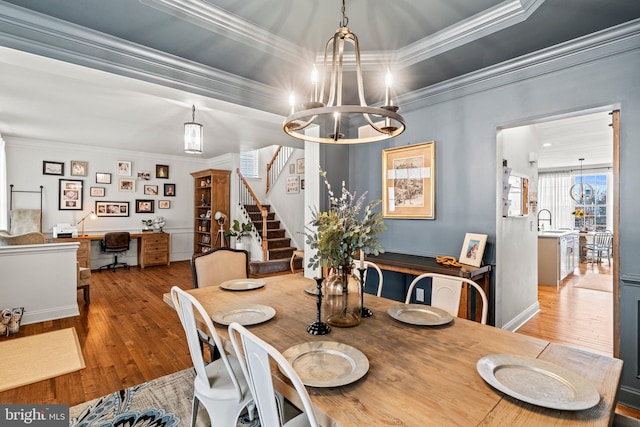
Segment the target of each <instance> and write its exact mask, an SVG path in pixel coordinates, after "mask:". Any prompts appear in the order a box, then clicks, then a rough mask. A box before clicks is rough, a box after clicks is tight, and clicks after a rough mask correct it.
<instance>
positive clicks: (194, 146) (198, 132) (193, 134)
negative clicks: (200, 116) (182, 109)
mask: <svg viewBox="0 0 640 427" xmlns="http://www.w3.org/2000/svg"><path fill="white" fill-rule="evenodd" d="M203 145H204V128H203V127H202V125H201V124H200V123H196V106H195V105H194V106H193V107H192V108H191V121H190V122H187V123H185V124H184V152H185V153H188V154H202V147H203Z"/></svg>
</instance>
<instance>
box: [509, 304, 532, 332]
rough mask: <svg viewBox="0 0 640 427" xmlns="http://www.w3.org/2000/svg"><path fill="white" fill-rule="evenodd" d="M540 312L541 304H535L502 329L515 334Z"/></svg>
mask: <svg viewBox="0 0 640 427" xmlns="http://www.w3.org/2000/svg"><path fill="white" fill-rule="evenodd" d="M539 311H540V302H539V301H536V302H535V303H534V304H531V305H530V306H529V307H528V308H527V309H526V310H524V311H523V312H521V313H520V314H518V315H517V316H516V317H514V318H513V319H511V320H510V321H509V322H508V323H507V324H505V325H504V326H503V327H502V329H505V330H507V331H511V332H515V331H517V330H518V329H519V328H520V327H521V326H522V325H524V324H525V323H527V322H528V321H529V319H531V318H532V317H533V316H535V315H536V314H537V313H538V312H539Z"/></svg>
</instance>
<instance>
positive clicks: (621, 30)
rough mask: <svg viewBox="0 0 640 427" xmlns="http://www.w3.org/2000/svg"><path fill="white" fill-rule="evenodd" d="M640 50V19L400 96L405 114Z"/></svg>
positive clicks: (399, 102)
mask: <svg viewBox="0 0 640 427" xmlns="http://www.w3.org/2000/svg"><path fill="white" fill-rule="evenodd" d="M637 49H640V19H636V20H633V21H629V22H627V23H624V24H620V25H618V26H615V27H612V28H608V29H605V30H602V31H599V32H596V33H593V34H589V35H586V36H583V37H580V38H577V39H574V40H570V41H568V42H565V43H561V44H559V45H556V46H552V47H549V48H546V49H542V50H540V51H537V52H534V53H531V54H528V55H524V56H521V57H519V58H515V59H512V60H509V61H505V62H502V63H500V64H496V65H494V66H490V67H487V68H483V69H482V70H478V71H474V72H472V73H469V74H465V75H463V76H460V77H457V78H454V79H450V80H447V81H445V82H442V83H438V84H435V85H432V86H428V87H425V88H423V89H420V90H417V91H414V92H411V93H408V94H404V95H401V96H398V100H397V103H398V104H399V105H402V109H403V112H404V111H411V110H416V109H419V108H424V107H427V106H430V105H434V104H438V103H440V102H446V101H450V100H452V99H456V98H460V97H463V96H468V95H471V94H474V93H478V92H482V91H485V90H490V89H494V88H497V87H501V86H506V85H509V84H513V83H517V82H519V81H523V80H527V79H531V78H533V77H538V76H542V75H545V74H549V73H552V72H554V71H558V70H562V69H567V68H570V67H575V66H578V65H582V64H586V63H589V62H593V61H597V60H600V59H603V58H606V57H610V56H614V55H618V54H622V53H625V52H628V51H632V50H637Z"/></svg>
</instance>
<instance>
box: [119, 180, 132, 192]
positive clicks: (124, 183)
mask: <svg viewBox="0 0 640 427" xmlns="http://www.w3.org/2000/svg"><path fill="white" fill-rule="evenodd" d="M118 191H129V192H132V193H133V192H135V191H136V180H135V179H125V178H121V179H120V180H119V181H118Z"/></svg>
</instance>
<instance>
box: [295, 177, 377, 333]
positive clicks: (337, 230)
mask: <svg viewBox="0 0 640 427" xmlns="http://www.w3.org/2000/svg"><path fill="white" fill-rule="evenodd" d="M320 174H321V176H322V177H324V182H325V185H326V187H327V190H328V193H329V203H330V207H329V210H328V211H327V212H318V211H317V209H315V210H313V212H312V221H311V222H310V224H309V226H308V227H307V232H306V233H305V235H306V238H307V244H309V245H310V247H311V249H315V250H316V251H317V252H316V253H315V254H314V255H313V256H312V257H311V259H310V261H309V266H308V267H309V268H317V267H318V266H320V267H322V266H323V265H324V266H327V267H328V268H329V277H327V279H326V280H325V284H324V291H323V294H324V296H325V298H324V300H323V305H324V307H325V309H324V310H323V311H324V316H325V318H326V323H328V324H330V325H333V326H339V327H349V326H355V325H357V324H359V323H360V314H361V301H362V300H361V298H360V292H362V288H361V286H360V284H359V282H357V280H356V283H353V282H354V280H353V279H354V277H353V276H352V274H351V273H352V271H351V270H352V266H353V262H354V260H355V259H356V257H357V255H358V251H360V252H363V253H365V254H374V255H378V254H379V253H381V252H384V250H383V249H382V245H381V243H380V241H379V240H378V238H377V235H378V234H379V233H382V232H383V231H384V230H386V228H387V227H386V226H385V225H384V222H383V221H382V214H381V212H380V211H377V212H374V211H373V209H374V208H375V207H376V206H377V205H378V204H380V203H381V201H380V200H374V201H372V202H369V204H367V205H366V206H365V197H366V195H367V193H366V192H365V193H364V194H363V195H361V196H360V197H359V198H356V194H355V193H350V192H349V191H348V190H347V189H346V188H345V186H344V181H343V182H342V193H341V195H340V197H339V198H338V197H335V196H334V194H333V191H332V190H331V185H330V184H329V182H328V181H327V177H326V172H324V171H320ZM363 206H364V214H363V215H362V218H360V210H361V209H362V208H363Z"/></svg>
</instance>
